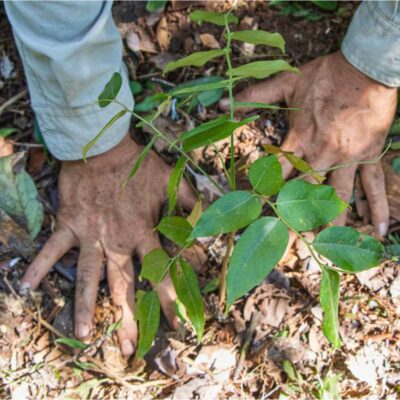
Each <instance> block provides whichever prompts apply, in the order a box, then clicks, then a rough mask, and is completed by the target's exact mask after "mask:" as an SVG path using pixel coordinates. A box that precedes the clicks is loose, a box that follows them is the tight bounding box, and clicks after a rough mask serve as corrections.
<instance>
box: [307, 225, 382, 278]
mask: <svg viewBox="0 0 400 400" xmlns="http://www.w3.org/2000/svg"><path fill="white" fill-rule="evenodd" d="M313 247H314V249H315V250H316V251H317V252H318V253H319V254H321V255H323V256H324V257H326V258H329V260H331V261H333V262H334V263H335V264H336V265H337V266H338V267H340V268H341V269H343V270H345V271H346V272H361V271H364V270H366V269H369V268H372V267H376V266H378V265H379V264H380V263H381V262H382V259H383V255H384V247H383V245H382V244H381V243H380V242H379V241H378V240H376V239H374V238H373V237H372V236H368V235H365V234H363V233H360V232H358V231H356V230H355V229H352V228H349V227H346V226H332V227H330V228H326V229H324V230H323V231H322V232H320V233H319V234H318V235H317V237H316V238H315V239H314V241H313Z"/></svg>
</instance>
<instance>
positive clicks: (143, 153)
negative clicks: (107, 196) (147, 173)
mask: <svg viewBox="0 0 400 400" xmlns="http://www.w3.org/2000/svg"><path fill="white" fill-rule="evenodd" d="M157 139H158V136H156V135H154V136H153V138H152V139H151V140H150V142H149V143H148V144H147V145H146V147H145V148H144V149H143V150H142V151H141V153H140V154H139V157H138V158H137V159H136V161H135V164H134V165H133V167H132V170H131V172H130V173H129V175H128V177H127V178H126V179H125V180H124V181H123V182H122V184H121V189H122V190H124V189H125V187H126V185H127V184H128V183H129V181H130V180H131V179H132V178H133V177H134V176H135V175H136V172H137V171H138V170H139V168H140V166H141V164H142V162H143V161H144V159H145V158H146V156H147V154H149V152H150V150H151V148H152V147H153V144H154V143H155V141H156V140H157Z"/></svg>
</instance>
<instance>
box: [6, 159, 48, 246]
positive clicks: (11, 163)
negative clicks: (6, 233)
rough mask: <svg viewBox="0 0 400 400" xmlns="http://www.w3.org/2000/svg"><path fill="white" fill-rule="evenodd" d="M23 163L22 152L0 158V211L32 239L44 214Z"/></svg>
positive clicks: (39, 226)
mask: <svg viewBox="0 0 400 400" xmlns="http://www.w3.org/2000/svg"><path fill="white" fill-rule="evenodd" d="M25 161H26V158H25V153H24V152H19V153H14V154H11V155H9V156H5V157H0V209H2V210H3V211H4V212H5V213H7V215H9V216H10V217H11V218H12V219H13V220H14V221H15V222H16V223H17V224H18V225H20V226H21V227H22V228H24V229H25V230H26V232H28V233H29V235H30V237H31V238H32V239H34V238H35V237H36V236H37V234H38V233H39V232H40V228H41V226H42V221H43V215H44V213H43V205H42V203H41V202H40V200H39V194H38V191H37V189H36V186H35V182H34V181H33V179H32V178H31V176H30V175H29V174H28V173H27V172H26V170H25ZM17 241H18V240H17Z"/></svg>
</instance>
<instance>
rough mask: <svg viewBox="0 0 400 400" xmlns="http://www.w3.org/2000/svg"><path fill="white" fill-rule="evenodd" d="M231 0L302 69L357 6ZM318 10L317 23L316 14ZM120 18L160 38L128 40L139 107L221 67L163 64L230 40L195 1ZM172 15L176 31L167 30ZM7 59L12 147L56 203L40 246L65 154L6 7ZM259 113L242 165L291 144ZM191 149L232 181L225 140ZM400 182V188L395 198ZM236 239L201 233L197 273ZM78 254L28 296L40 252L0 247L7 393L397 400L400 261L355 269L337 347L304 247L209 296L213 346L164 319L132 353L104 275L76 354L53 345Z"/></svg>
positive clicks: (47, 202)
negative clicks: (327, 333) (35, 96)
mask: <svg viewBox="0 0 400 400" xmlns="http://www.w3.org/2000/svg"><path fill="white" fill-rule="evenodd" d="M186 3H191V4H189V7H190V8H191V9H195V8H204V7H205V8H207V9H210V10H217V11H226V10H228V9H229V7H230V6H231V4H230V2H229V1H226V2H225V1H220V2H213V1H209V2H206V3H204V2H203V3H201V4H193V3H196V2H186ZM233 3H234V4H235V5H236V8H235V10H234V14H235V15H237V16H238V17H239V18H240V19H241V24H240V27H241V28H247V29H250V28H254V27H258V28H259V29H264V30H267V31H271V32H279V33H281V34H282V35H283V37H284V38H285V40H286V54H285V56H284V59H285V60H287V61H288V62H289V63H291V64H292V65H294V66H300V65H302V64H304V63H306V62H307V61H310V60H312V59H314V58H315V57H318V56H323V55H326V54H329V53H331V52H333V51H336V50H338V49H339V47H340V43H341V41H342V39H343V37H344V35H345V32H346V29H347V26H348V24H349V23H350V20H351V17H352V15H353V13H354V11H355V9H356V7H357V3H356V2H340V4H339V9H338V10H337V11H336V12H333V13H330V12H323V11H321V10H319V9H318V8H316V7H315V6H313V5H311V4H310V3H308V2H307V3H301V4H302V9H304V10H306V12H303V13H302V16H300V17H295V16H293V15H282V14H283V13H284V9H285V5H280V6H274V7H273V6H271V5H270V4H269V3H268V2H263V1H251V2H245V1H236V2H233ZM307 12H309V13H312V15H317V16H318V18H319V19H318V20H317V21H312V20H310V18H312V17H310V14H307ZM113 14H114V17H115V21H116V24H117V26H118V29H119V30H120V32H121V35H122V37H123V38H126V37H127V36H128V35H129V33H130V32H136V33H138V34H139V35H140V36H139V37H140V40H141V41H146V40H147V41H148V42H149V43H150V44H149V43H142V45H143V46H149V45H151V46H154V49H155V51H154V52H153V51H152V52H147V51H141V50H139V51H137V50H135V51H134V50H132V49H130V48H129V47H128V46H127V43H126V41H124V43H125V52H124V58H125V61H126V64H127V66H128V69H129V73H130V78H131V79H132V80H135V81H139V82H140V83H141V84H142V85H143V86H144V87H145V90H144V92H142V93H141V94H140V95H139V96H137V98H136V102H137V103H139V102H140V101H143V100H144V99H145V98H146V97H147V96H148V95H150V94H153V93H154V92H155V91H157V90H159V89H161V88H165V87H173V86H174V85H177V84H180V83H183V82H185V81H188V80H191V79H196V78H200V77H203V76H212V75H222V71H224V69H225V66H224V65H223V63H210V64H207V68H203V69H194V68H188V69H184V70H180V71H178V72H176V73H171V74H169V75H168V77H167V78H168V80H167V78H166V77H165V76H163V75H162V73H161V72H160V69H159V68H158V67H157V65H159V64H160V63H161V64H162V63H163V62H165V60H170V59H173V58H178V57H179V56H181V55H185V54H188V53H190V52H193V51H198V50H204V49H205V48H204V46H203V44H202V39H201V37H202V36H201V35H202V34H205V33H207V34H210V35H212V36H213V37H214V39H215V41H216V42H217V43H219V44H220V46H221V47H222V46H223V45H224V43H225V39H224V35H223V30H222V28H219V27H215V26H212V25H210V24H203V25H201V26H198V25H196V24H194V23H191V22H190V20H189V19H188V9H186V8H180V7H179V3H177V2H175V3H173V4H169V5H168V6H167V8H166V10H165V11H164V12H163V13H160V14H152V15H149V14H148V13H147V12H146V10H145V3H144V2H116V3H115V4H114V7H113ZM162 20H163V22H162V23H163V26H164V27H165V29H164V30H165V31H166V33H165V32H164V34H163V33H161V31H162V30H161V29H160V28H158V27H159V25H160V24H161V21H162ZM2 57H8V59H9V60H11V62H12V63H13V71H12V74H11V75H10V76H9V77H7V78H4V77H1V76H0V105H2V104H4V102H6V101H8V100H9V99H12V98H15V96H17V95H18V94H20V93H21V96H20V97H19V98H18V99H17V100H16V101H15V102H13V104H12V105H10V106H9V107H8V108H7V109H6V110H5V111H4V112H3V113H2V114H0V128H2V127H15V128H17V132H16V133H14V134H13V135H12V136H11V140H12V142H13V144H14V151H27V152H28V164H27V167H28V170H29V172H30V173H31V175H32V176H33V178H34V181H35V183H36V185H37V188H38V191H39V195H40V198H41V200H42V202H43V204H44V207H45V214H46V215H45V220H44V222H43V226H42V230H41V232H40V234H39V236H38V237H37V238H36V240H35V246H36V250H35V251H37V249H39V248H40V247H41V246H42V245H43V244H44V242H45V241H46V239H47V238H48V236H49V234H50V232H51V231H52V229H53V228H54V221H55V215H56V211H57V206H58V200H57V176H58V171H59V162H58V161H57V160H54V159H53V158H52V157H51V156H50V155H48V154H46V152H45V151H44V150H43V148H42V147H41V146H40V145H38V144H37V143H36V141H35V135H34V125H35V124H34V114H33V112H32V110H31V108H30V103H29V98H28V95H27V94H26V90H27V85H26V82H25V78H24V74H23V68H22V65H21V61H20V59H19V56H18V53H17V50H16V47H15V44H14V41H13V37H12V32H11V28H10V25H9V23H8V21H7V19H6V16H5V12H4V7H3V5H1V6H0V59H1V58H2ZM277 57H280V55H279V52H278V51H275V50H271V49H267V48H264V47H262V46H261V47H256V49H255V50H254V49H244V48H243V47H242V46H239V45H235V47H234V50H233V60H234V62H235V63H236V64H241V63H245V62H248V61H249V60H257V59H264V58H267V59H274V58H277ZM246 84H249V82H248V83H246ZM219 113H220V111H219V110H218V108H217V106H216V105H213V106H210V107H197V108H196V109H194V110H192V112H191V113H189V114H188V115H186V116H185V115H182V116H181V118H180V119H178V120H177V121H173V120H172V118H171V113H167V114H166V115H163V116H162V119H161V120H160V123H163V124H164V127H165V129H169V130H170V131H171V132H173V131H174V129H175V128H176V129H177V130H181V129H187V127H188V126H191V124H196V123H198V122H199V121H205V120H209V119H212V118H215V117H216V116H217V115H218V114H219ZM260 115H261V118H260V120H259V121H257V123H253V124H251V125H250V126H248V127H245V128H243V129H241V130H240V131H238V132H236V138H237V143H238V144H237V148H236V149H235V156H236V158H237V161H238V163H246V162H247V161H248V160H251V159H253V158H255V157H258V156H259V155H260V154H262V146H261V145H262V144H266V143H271V144H280V143H281V141H282V139H283V137H284V135H285V133H286V131H287V121H286V115H285V112H284V111H278V112H276V111H274V112H272V111H264V112H262V113H261V114H260ZM132 131H133V135H134V137H135V138H136V140H138V141H139V142H141V143H147V142H148V141H149V137H150V136H149V135H148V133H146V132H145V131H141V130H139V129H137V128H134V126H133V127H132ZM172 134H173V133H172ZM156 149H157V150H158V151H159V152H160V154H161V155H162V156H163V157H164V158H165V160H166V161H167V162H169V163H173V162H174V161H175V159H176V155H175V154H173V153H169V152H168V151H167V150H166V149H164V148H162V146H160V147H157V143H156ZM218 150H219V152H220V154H221V155H222V157H225V156H227V155H228V154H229V152H230V148H229V142H228V141H222V142H220V143H218ZM193 156H194V157H196V158H197V160H198V161H199V162H200V163H201V164H202V165H203V166H204V168H205V169H206V170H207V172H209V173H211V174H213V175H214V176H216V177H218V178H221V176H222V174H223V170H222V166H221V164H220V162H219V161H218V158H217V157H216V153H215V149H214V148H205V149H204V150H202V151H200V152H197V153H195V154H194V155H193ZM388 174H389V172H388ZM239 178H240V177H238V179H239ZM393 179H394V180H395V179H396V176H394V177H393ZM239 181H240V179H239ZM399 187H400V186H397V187H396V188H393V192H391V193H393V194H392V196H393V198H395V197H396V193H398V190H399ZM396 190H397V191H396ZM396 204H397V203H396ZM352 217H353V221H352V224H353V225H355V226H357V227H359V228H360V229H362V230H363V231H366V232H371V227H370V226H369V225H368V221H366V220H365V221H363V220H362V218H360V217H359V216H358V215H357V213H356V212H353V214H352ZM398 230H399V224H398V223H397V222H396V221H394V220H393V221H392V225H391V229H390V232H391V233H392V234H395V233H396V232H397V231H398ZM226 244H227V243H226V238H225V237H224V236H222V237H220V238H218V239H213V240H203V241H202V242H200V243H199V248H200V252H201V253H202V254H204V255H205V258H206V260H205V262H203V265H202V267H201V268H200V269H199V270H198V271H197V273H198V276H199V282H200V286H201V287H202V288H204V287H205V286H206V285H207V283H209V282H210V281H211V280H212V279H214V278H218V276H219V271H220V266H221V260H222V257H223V255H224V253H225V250H226ZM77 256H78V251H77V250H74V251H72V252H70V253H69V254H67V255H66V256H64V257H63V258H62V259H61V260H60V262H59V263H57V265H56V266H55V267H54V268H53V270H52V271H51V272H50V273H49V274H48V276H47V277H46V278H45V279H44V281H43V283H42V284H41V286H40V288H39V289H38V290H37V291H36V292H35V293H34V294H33V296H31V297H30V298H23V297H21V296H19V295H18V294H17V293H16V292H15V288H16V287H17V285H18V280H19V278H20V277H21V276H22V274H23V271H24V270H25V268H26V266H27V265H28V263H29V257H25V258H21V255H20V254H18V253H17V252H16V251H15V249H10V248H7V247H6V246H4V245H0V298H1V299H0V397H1V398H7V399H8V398H12V399H18V400H19V399H30V398H36V399H45V398H46V399H47V398H56V399H67V398H68V399H89V398H90V399H97V398H102V399H114V398H120V399H125V398H132V399H136V398H138V399H147V398H170V399H185V400H186V399H191V398H193V399H195V398H197V399H214V398H215V399H217V398H218V399H238V398H249V399H253V398H254V399H256V398H257V399H258V398H263V399H267V398H269V399H314V398H318V399H337V398H343V399H358V398H360V399H396V398H398V397H397V396H398V393H399V388H400V368H399V366H400V356H399V354H400V346H399V339H400V333H399V330H400V324H399V321H398V317H397V316H398V313H399V310H400V275H398V266H397V265H396V264H395V263H394V262H393V261H390V260H389V261H386V262H385V263H384V264H383V265H382V266H381V267H379V268H377V269H375V270H374V271H373V274H374V275H373V276H368V277H366V276H364V277H360V278H357V277H356V276H350V275H347V276H345V277H344V278H343V281H342V284H341V303H340V321H341V336H342V338H343V346H342V348H341V349H339V350H336V351H334V350H332V349H331V347H330V346H329V344H328V343H327V341H326V339H325V338H324V336H323V334H322V332H321V316H322V311H321V308H320V306H319V301H318V292H319V282H320V275H321V274H320V270H319V269H318V267H317V266H316V265H314V263H313V261H312V260H311V259H310V256H309V254H308V253H307V251H306V249H304V248H303V247H302V246H301V244H298V243H297V244H295V245H294V246H293V247H292V248H291V249H290V251H288V253H287V254H286V255H285V257H284V259H283V260H282V261H281V262H280V263H279V265H278V266H277V267H276V269H275V270H274V271H273V273H271V274H270V275H269V276H268V277H267V278H266V279H265V281H264V282H263V284H262V285H260V286H259V287H258V288H256V289H255V290H253V291H252V292H251V293H250V294H249V295H247V296H245V297H244V298H243V299H242V300H240V301H238V302H237V303H235V305H234V307H233V308H232V310H231V311H230V313H229V314H228V316H224V315H223V314H221V312H220V311H219V307H218V297H217V295H216V293H215V292H211V293H208V294H206V295H204V301H205V305H206V313H207V322H206V332H205V337H204V339H203V341H202V343H201V344H199V345H198V344H197V343H196V340H195V337H194V335H193V334H192V333H191V332H192V331H191V330H190V329H186V330H183V331H179V332H171V331H169V329H168V327H167V326H166V324H165V322H163V323H162V325H161V327H160V329H159V334H158V336H157V340H156V341H155V344H154V346H153V348H152V350H151V352H150V353H149V354H148V355H147V356H146V358H145V360H143V361H140V362H139V361H137V360H136V359H130V360H124V359H122V358H121V357H120V355H119V352H118V349H117V342H116V338H115V337H114V335H112V334H111V335H110V334H108V333H107V329H108V327H109V326H110V325H111V324H112V323H113V320H112V304H111V300H110V298H109V292H108V288H107V285H106V282H105V281H102V283H101V287H100V291H99V295H98V303H97V309H96V326H97V332H96V335H95V337H94V338H93V341H92V344H91V346H90V348H89V349H88V350H85V351H84V352H78V351H76V350H75V351H71V350H70V349H69V348H68V347H67V346H62V345H60V344H56V343H55V339H56V338H57V335H58V333H59V332H62V333H63V334H64V335H66V336H71V332H72V314H73V305H72V304H73V302H72V299H73V294H74V273H75V271H76V262H77ZM136 267H137V268H140V266H139V265H136ZM138 284H139V286H140V285H142V283H139V282H138ZM246 346H247V347H248V348H247V351H246V352H244V351H243V348H246ZM336 394H337V395H336ZM329 396H330V397H329ZM335 396H336V397H335Z"/></svg>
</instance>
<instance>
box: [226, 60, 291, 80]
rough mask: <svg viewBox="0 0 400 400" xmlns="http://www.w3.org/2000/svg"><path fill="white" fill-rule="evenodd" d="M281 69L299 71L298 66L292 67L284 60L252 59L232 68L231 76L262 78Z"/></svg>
mask: <svg viewBox="0 0 400 400" xmlns="http://www.w3.org/2000/svg"><path fill="white" fill-rule="evenodd" d="M281 71H291V72H299V70H298V68H295V67H292V66H291V65H289V64H288V63H287V62H286V61H283V60H275V61H254V62H252V63H249V64H245V65H241V66H240V67H237V68H233V70H232V74H233V76H238V77H241V78H250V77H251V78H257V79H264V78H267V77H268V76H270V75H272V74H276V73H277V72H281Z"/></svg>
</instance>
